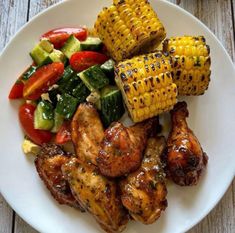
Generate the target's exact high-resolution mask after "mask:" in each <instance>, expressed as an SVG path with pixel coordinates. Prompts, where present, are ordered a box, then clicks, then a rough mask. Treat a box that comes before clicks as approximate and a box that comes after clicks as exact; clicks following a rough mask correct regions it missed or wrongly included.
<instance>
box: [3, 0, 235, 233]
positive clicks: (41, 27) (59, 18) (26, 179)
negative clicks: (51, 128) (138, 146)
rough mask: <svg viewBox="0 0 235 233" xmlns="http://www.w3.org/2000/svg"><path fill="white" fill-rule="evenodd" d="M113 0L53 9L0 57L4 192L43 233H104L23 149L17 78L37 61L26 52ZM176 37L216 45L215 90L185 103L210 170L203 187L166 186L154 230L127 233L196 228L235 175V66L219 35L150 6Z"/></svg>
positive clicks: (89, 20)
mask: <svg viewBox="0 0 235 233" xmlns="http://www.w3.org/2000/svg"><path fill="white" fill-rule="evenodd" d="M109 4H110V1H108V0H99V1H96V0H86V1H82V0H71V1H65V2H62V3H60V4H58V5H56V6H54V7H51V8H49V9H48V10H46V11H44V12H43V13H41V14H39V15H38V16H36V17H35V18H34V19H32V20H31V21H30V22H29V23H28V24H26V25H25V27H24V28H23V29H22V30H21V31H20V32H19V33H17V35H16V36H15V37H14V39H13V40H12V41H11V42H10V43H9V44H8V46H7V48H6V49H5V50H4V52H3V54H2V55H1V57H0V77H1V85H0V96H1V98H0V103H1V104H0V106H1V108H2V109H3V112H2V113H1V114H0V122H1V124H0V148H1V151H2V152H1V155H0V190H1V193H2V194H3V196H4V197H5V198H6V200H7V201H8V202H9V204H10V205H11V206H12V208H13V209H14V210H15V211H16V212H17V213H18V214H19V215H20V216H21V217H22V218H23V219H24V220H26V221H27V222H28V223H29V224H31V225H32V226H33V227H34V228H35V229H37V230H38V231H40V232H50V233H52V232H55V233H62V232H63V233H64V232H69V233H77V232H82V233H93V232H102V230H101V229H100V227H99V226H98V224H97V223H96V222H95V220H94V219H93V218H92V216H90V215H89V214H87V213H85V214H82V213H79V211H76V210H74V209H72V208H70V207H66V206H60V205H58V204H57V203H56V201H55V200H54V199H53V198H52V197H51V195H50V193H49V192H48V190H47V189H46V188H45V186H44V184H43V183H42V182H41V180H40V178H39V176H38V174H37V172H36V170H35V167H34V164H33V159H29V158H27V157H26V156H25V155H24V154H23V153H22V151H21V143H22V140H23V137H24V136H23V133H22V130H21V128H20V126H19V122H18V117H17V109H18V106H19V104H20V102H17V101H12V102H10V101H9V100H8V98H7V96H8V93H9V90H10V88H11V86H12V84H13V83H14V81H15V80H16V78H17V77H18V76H19V74H20V73H21V72H22V71H23V70H24V69H25V67H27V66H28V65H29V64H30V63H31V59H30V57H29V55H28V53H29V51H30V50H31V49H32V47H33V46H34V44H35V43H36V42H37V41H38V39H39V36H40V35H41V34H42V33H44V32H46V31H48V30H50V29H53V28H56V27H63V26H77V25H87V26H89V27H91V26H92V25H93V23H94V21H95V19H96V16H97V13H98V12H99V11H100V10H101V8H102V7H103V6H107V5H109ZM151 4H152V6H153V7H154V9H155V10H156V11H157V13H158V15H159V17H160V19H161V20H162V22H163V24H164V25H165V27H166V30H167V34H168V36H171V35H204V36H205V37H206V39H207V43H208V44H209V45H210V47H211V57H212V76H211V84H210V87H209V90H208V91H207V92H206V94H205V95H203V96H200V97H190V98H185V100H186V101H187V103H188V106H189V112H190V117H189V119H188V122H189V125H190V127H191V128H192V129H193V131H194V132H195V134H196V135H197V136H198V138H199V140H200V142H201V144H202V147H203V148H204V150H205V151H206V152H207V154H208V156H209V165H208V168H207V171H206V172H205V173H204V174H203V176H202V178H201V180H200V183H199V185H197V186H195V187H185V188H183V187H179V186H176V185H174V184H169V185H168V192H169V194H168V208H167V209H166V211H165V212H164V213H163V214H162V216H161V218H160V220H159V221H157V222H156V223H155V224H153V225H150V226H144V225H142V224H140V223H136V222H130V223H129V224H128V227H127V229H126V233H142V232H148V233H155V232H156V231H157V232H158V233H160V232H161V233H163V232H164V233H167V232H169V233H171V232H174V233H177V232H184V231H187V230H188V229H190V228H191V227H193V226H194V225H195V224H196V223H198V222H199V221H200V220H201V219H202V218H204V217H205V216H206V215H207V214H208V213H209V211H210V210H211V209H212V208H213V207H214V206H215V205H216V203H217V202H218V201H219V200H220V198H221V197H222V196H223V194H224V193H225V191H226V189H227V188H228V186H229V184H230V183H231V181H232V179H233V177H234V173H235V156H234V154H235V147H234V138H235V120H234V119H235V108H234V103H235V91H234V87H235V71H234V67H233V63H232V61H231V59H230V58H229V56H228V54H227V53H226V51H225V49H224V48H223V47H222V45H221V43H220V42H219V41H218V40H217V39H216V38H215V36H214V35H213V34H212V33H211V32H210V31H209V30H208V29H207V27H206V26H204V25H203V24H202V23H201V22H199V21H198V20H197V19H196V18H195V17H193V16H192V15H190V14H189V13H187V12H186V11H184V10H182V9H181V8H179V7H177V6H175V5H173V4H170V3H167V2H165V1H154V0H153V1H151Z"/></svg>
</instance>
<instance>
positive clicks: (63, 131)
mask: <svg viewBox="0 0 235 233" xmlns="http://www.w3.org/2000/svg"><path fill="white" fill-rule="evenodd" d="M70 125H71V122H65V123H64V124H63V125H62V126H61V128H60V129H59V131H58V132H57V134H56V138H55V142H56V143H57V144H64V143H66V142H69V141H71V140H72V139H71V129H70Z"/></svg>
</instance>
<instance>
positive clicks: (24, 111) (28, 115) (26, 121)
mask: <svg viewBox="0 0 235 233" xmlns="http://www.w3.org/2000/svg"><path fill="white" fill-rule="evenodd" d="M35 109H36V106H34V105H32V104H27V103H25V104H23V105H21V107H20V108H19V120H20V123H21V126H22V128H23V130H24V132H25V134H26V135H27V136H28V137H29V138H30V139H31V140H32V141H33V142H34V143H36V144H38V145H42V144H43V143H48V142H50V141H51V139H52V133H51V132H49V131H45V130H38V129H34V112H35Z"/></svg>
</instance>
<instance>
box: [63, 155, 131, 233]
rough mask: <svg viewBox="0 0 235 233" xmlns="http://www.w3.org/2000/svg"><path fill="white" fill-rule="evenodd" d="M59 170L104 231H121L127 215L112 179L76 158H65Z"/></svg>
mask: <svg viewBox="0 0 235 233" xmlns="http://www.w3.org/2000/svg"><path fill="white" fill-rule="evenodd" d="M62 170H63V174H64V175H65V177H66V179H67V180H68V182H69V184H70V187H71V189H72V192H73V194H74V196H75V198H76V199H77V201H78V202H79V203H80V204H81V205H82V207H83V208H84V209H85V210H87V211H89V212H90V213H91V214H92V215H93V216H94V217H95V219H96V220H97V222H98V223H99V224H100V225H101V227H102V228H103V229H104V230H105V231H106V232H121V231H122V230H123V229H124V228H125V226H126V224H127V222H128V215H127V212H126V211H125V210H124V208H123V206H122V204H121V200H120V198H119V195H118V193H117V185H116V183H115V182H114V181H111V180H108V179H107V178H105V177H104V176H102V175H100V173H99V170H98V168H97V167H96V166H94V165H93V164H87V163H86V164H82V163H80V162H79V160H78V159H77V158H72V159H71V160H70V161H68V162H67V163H66V164H65V165H63V168H62Z"/></svg>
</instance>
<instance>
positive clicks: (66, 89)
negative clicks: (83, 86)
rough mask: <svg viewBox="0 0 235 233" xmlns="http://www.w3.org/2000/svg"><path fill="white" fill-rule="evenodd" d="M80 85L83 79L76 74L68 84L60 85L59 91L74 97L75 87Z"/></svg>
mask: <svg viewBox="0 0 235 233" xmlns="http://www.w3.org/2000/svg"><path fill="white" fill-rule="evenodd" d="M79 83H81V79H80V78H79V77H78V76H77V74H76V73H75V74H73V75H72V76H71V77H70V78H69V79H68V80H67V81H66V82H63V83H62V84H60V85H59V91H60V92H61V93H68V94H70V95H72V92H73V89H74V87H76V86H77V85H78V84H79Z"/></svg>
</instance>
